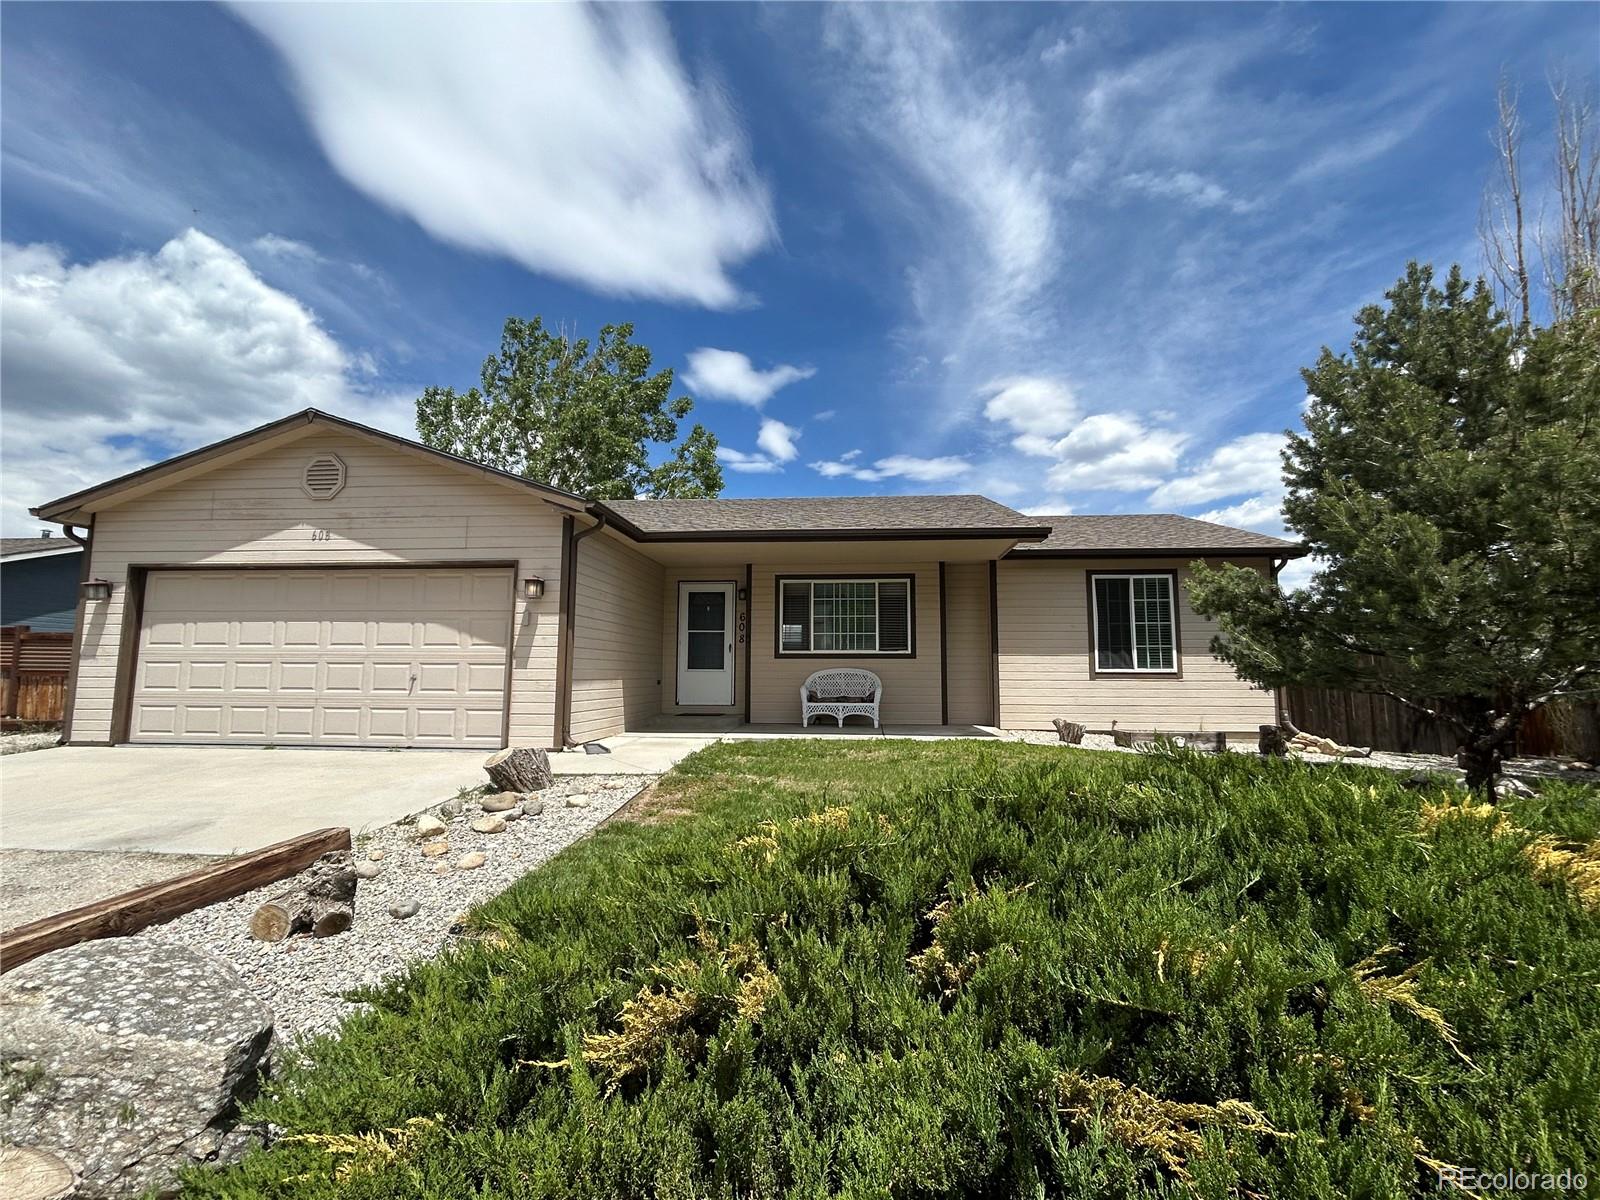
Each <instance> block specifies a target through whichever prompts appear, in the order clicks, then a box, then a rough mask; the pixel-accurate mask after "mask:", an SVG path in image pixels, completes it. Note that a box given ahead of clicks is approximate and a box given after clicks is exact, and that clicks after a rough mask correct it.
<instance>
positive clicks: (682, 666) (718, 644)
mask: <svg viewBox="0 0 1600 1200" xmlns="http://www.w3.org/2000/svg"><path fill="white" fill-rule="evenodd" d="M678 703H679V704H686V705H697V704H704V705H721V706H726V705H729V704H732V703H733V584H731V583H680V584H679V585H678Z"/></svg>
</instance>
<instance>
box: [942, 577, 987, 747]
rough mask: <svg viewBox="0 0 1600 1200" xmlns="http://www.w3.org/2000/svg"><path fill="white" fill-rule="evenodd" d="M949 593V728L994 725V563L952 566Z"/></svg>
mask: <svg viewBox="0 0 1600 1200" xmlns="http://www.w3.org/2000/svg"><path fill="white" fill-rule="evenodd" d="M944 588H945V636H946V638H947V641H948V646H947V649H946V651H945V655H946V661H947V664H948V671H949V695H950V723H951V724H952V725H992V724H993V723H994V677H993V676H994V658H993V655H992V653H991V650H990V641H989V564H988V563H986V562H981V563H949V564H947V565H946V566H945V569H944Z"/></svg>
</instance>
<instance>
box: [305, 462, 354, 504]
mask: <svg viewBox="0 0 1600 1200" xmlns="http://www.w3.org/2000/svg"><path fill="white" fill-rule="evenodd" d="M300 486H301V487H302V488H304V489H305V493H306V495H308V496H310V497H311V498H312V499H313V500H331V499H333V497H335V496H337V495H338V494H339V490H340V489H341V488H342V487H344V459H342V458H340V457H339V456H338V455H337V454H319V455H317V456H316V457H315V458H313V459H312V460H311V461H310V462H308V463H307V464H306V470H305V474H304V475H303V476H302V477H301V479H300Z"/></svg>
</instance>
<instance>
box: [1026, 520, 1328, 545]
mask: <svg viewBox="0 0 1600 1200" xmlns="http://www.w3.org/2000/svg"><path fill="white" fill-rule="evenodd" d="M1032 519H1033V520H1035V521H1037V522H1039V524H1041V525H1048V526H1050V536H1049V537H1047V538H1045V540H1044V541H1042V542H1028V543H1025V544H1023V545H1020V546H1018V547H1017V548H1016V549H1015V550H1013V551H1012V553H1013V554H1016V555H1018V556H1022V555H1027V554H1041V553H1051V552H1054V553H1057V554H1062V553H1069V554H1070V553H1081V554H1093V553H1111V552H1114V551H1118V550H1138V551H1144V552H1148V551H1152V550H1174V551H1179V552H1183V553H1193V552H1195V551H1199V550H1271V551H1276V552H1278V553H1288V554H1294V553H1296V552H1299V551H1301V550H1302V549H1303V548H1302V547H1301V546H1299V545H1297V544H1296V543H1294V542H1287V541H1284V540H1283V539H1282V538H1275V537H1269V536H1268V535H1266V534H1264V533H1253V532H1251V531H1250V530H1248V529H1235V528H1233V526H1231V525H1218V524H1215V523H1214V522H1212V521H1201V520H1197V519H1196V518H1194V517H1180V516H1178V515H1177V514H1176V513H1130V514H1127V515H1122V516H1104V517H1100V516H1082V517H1080V516H1075V515H1074V516H1048V517H1034V518H1032Z"/></svg>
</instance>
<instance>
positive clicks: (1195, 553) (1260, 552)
mask: <svg viewBox="0 0 1600 1200" xmlns="http://www.w3.org/2000/svg"><path fill="white" fill-rule="evenodd" d="M1310 553H1311V550H1310V548H1309V547H1307V546H1297V545H1293V544H1285V545H1282V546H1168V547H1166V548H1160V547H1150V546H1140V547H1137V548H1133V547H1116V546H1097V547H1094V548H1093V549H1072V550H1059V549H1054V550H1045V549H1034V550H1022V549H1017V550H1010V551H1007V553H1006V555H1005V557H1006V558H1015V559H1019V560H1020V559H1030V558H1304V557H1305V556H1306V555H1308V554H1310Z"/></svg>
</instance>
